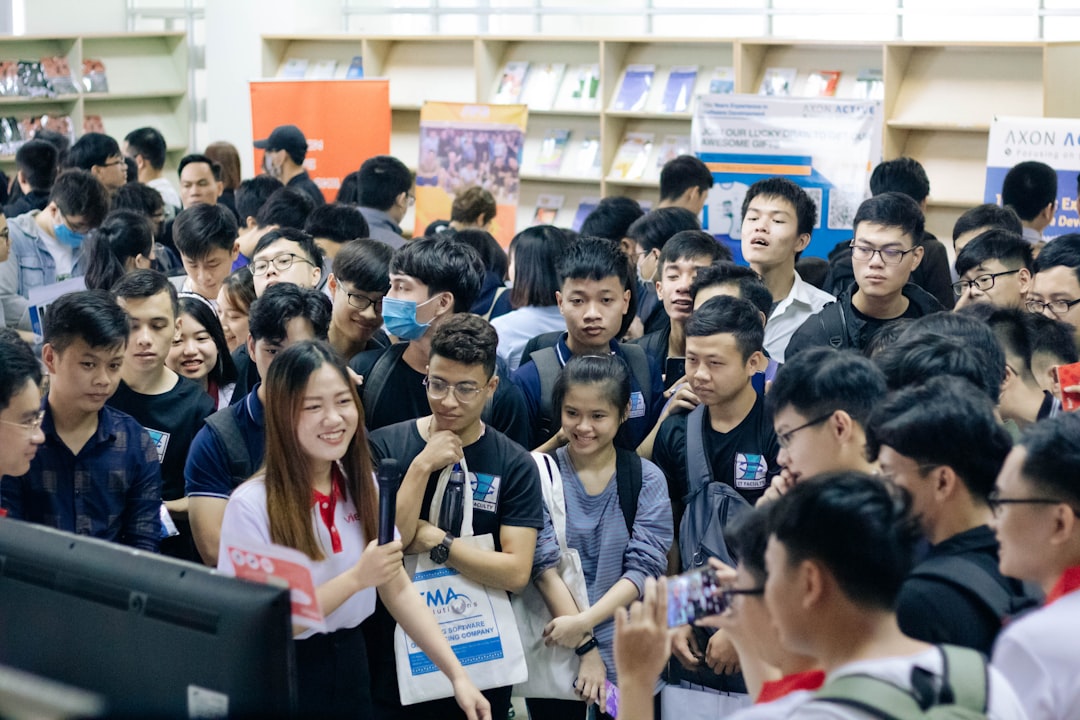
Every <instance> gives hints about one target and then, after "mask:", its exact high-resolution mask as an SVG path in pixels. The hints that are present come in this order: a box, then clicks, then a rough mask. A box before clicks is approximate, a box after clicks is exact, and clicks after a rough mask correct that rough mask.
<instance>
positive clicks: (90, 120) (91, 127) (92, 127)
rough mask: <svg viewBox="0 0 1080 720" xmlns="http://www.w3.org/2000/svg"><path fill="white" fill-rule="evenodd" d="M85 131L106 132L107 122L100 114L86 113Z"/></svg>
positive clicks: (83, 124)
mask: <svg viewBox="0 0 1080 720" xmlns="http://www.w3.org/2000/svg"><path fill="white" fill-rule="evenodd" d="M82 131H83V133H84V134H85V133H102V134H105V122H104V121H103V120H102V119H101V116H100V115H84V116H83V121H82Z"/></svg>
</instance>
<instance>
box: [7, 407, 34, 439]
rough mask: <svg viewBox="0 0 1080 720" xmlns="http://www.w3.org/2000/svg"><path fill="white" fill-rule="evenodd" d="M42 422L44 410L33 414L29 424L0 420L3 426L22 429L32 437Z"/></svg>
mask: <svg viewBox="0 0 1080 720" xmlns="http://www.w3.org/2000/svg"><path fill="white" fill-rule="evenodd" d="M44 420H45V411H44V410H38V411H37V413H35V414H34V419H33V420H31V421H30V422H15V421H14V420H0V423H4V424H5V425H14V426H15V427H20V428H22V429H23V430H25V431H26V432H28V433H30V434H31V435H32V434H34V432H36V431H37V430H38V429H39V428H41V423H42V422H43V421H44Z"/></svg>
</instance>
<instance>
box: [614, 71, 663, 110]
mask: <svg viewBox="0 0 1080 720" xmlns="http://www.w3.org/2000/svg"><path fill="white" fill-rule="evenodd" d="M655 74H656V66H655V65H630V66H629V67H627V68H626V73H625V74H624V75H623V81H622V84H621V85H620V86H619V92H618V94H617V95H616V96H615V103H614V105H613V106H612V109H613V110H626V111H630V112H636V111H639V110H644V109H645V103H646V102H647V101H648V99H649V90H650V89H651V88H652V81H653V76H654V75H655Z"/></svg>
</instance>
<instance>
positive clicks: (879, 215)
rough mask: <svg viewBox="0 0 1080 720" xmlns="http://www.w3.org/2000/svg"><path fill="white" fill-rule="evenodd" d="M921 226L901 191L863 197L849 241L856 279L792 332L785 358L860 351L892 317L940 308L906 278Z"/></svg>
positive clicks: (914, 262) (917, 253)
mask: <svg viewBox="0 0 1080 720" xmlns="http://www.w3.org/2000/svg"><path fill="white" fill-rule="evenodd" d="M923 224H924V223H923V214H922V210H920V209H919V205H918V203H916V202H915V201H914V200H912V199H911V198H910V197H908V196H907V195H904V194H902V193H898V192H886V193H882V194H880V195H875V196H874V197H872V198H870V199H869V200H866V201H864V202H863V204H862V205H860V206H859V209H858V211H857V212H856V213H855V220H854V228H855V236H854V237H853V238H852V240H851V261H852V266H853V268H854V270H855V283H854V284H853V285H852V286H851V287H849V288H848V289H847V290H845V291H844V292H842V293H841V294H840V296H839V297H838V298H837V299H836V302H835V303H831V304H829V305H826V306H825V307H824V308H823V309H822V310H821V311H820V312H818V313H817V314H815V315H813V316H812V317H810V318H809V319H808V320H807V321H806V322H804V323H803V324H802V326H801V327H800V328H799V329H798V330H796V331H795V334H794V335H792V336H791V342H790V343H789V344H788V350H787V356H788V357H789V358H790V357H791V356H793V355H795V354H796V353H798V352H799V351H801V350H804V349H806V348H808V347H815V346H825V345H828V346H831V347H834V348H838V349H839V348H855V349H856V350H860V351H861V350H863V349H864V348H865V347H866V345H867V344H868V343H869V341H870V339H871V338H872V337H873V336H874V335H875V334H877V332H878V331H879V330H881V328H883V327H885V326H886V325H888V324H889V323H891V322H892V321H894V320H898V319H900V318H911V319H914V318H919V317H922V316H924V315H929V314H930V313H934V312H938V311H940V310H943V309H944V308H943V307H942V306H941V303H939V302H938V301H937V300H936V299H935V298H934V296H933V295H930V294H929V293H928V292H926V291H925V290H923V289H921V288H920V287H919V286H917V285H914V284H912V283H909V282H908V281H909V280H910V278H911V273H912V271H913V270H914V269H915V268H916V267H918V266H919V263H920V262H921V261H922V256H923V248H922V245H920V243H921V242H922V237H923Z"/></svg>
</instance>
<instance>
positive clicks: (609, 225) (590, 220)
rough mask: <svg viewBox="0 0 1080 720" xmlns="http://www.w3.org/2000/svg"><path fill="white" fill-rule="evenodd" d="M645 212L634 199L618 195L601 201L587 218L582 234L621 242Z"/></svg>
mask: <svg viewBox="0 0 1080 720" xmlns="http://www.w3.org/2000/svg"><path fill="white" fill-rule="evenodd" d="M644 214H645V211H644V210H642V209H641V205H639V204H638V201H637V200H634V199H633V198H628V197H623V196H621V195H616V196H614V197H606V198H604V199H603V200H601V201H600V202H599V203H598V204H597V206H596V208H595V209H594V210H593V211H592V212H591V213H589V214H588V215H586V216H585V220H584V221H583V222H582V223H581V234H582V235H585V236H590V237H601V238H607V239H608V240H614V241H615V242H619V241H620V240H622V239H623V238H624V237H626V231H627V230H629V229H630V226H631V225H633V224H634V221H636V220H637V219H638V218H640V217H642V216H643V215H644Z"/></svg>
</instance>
